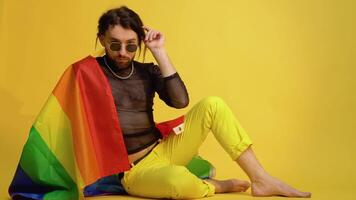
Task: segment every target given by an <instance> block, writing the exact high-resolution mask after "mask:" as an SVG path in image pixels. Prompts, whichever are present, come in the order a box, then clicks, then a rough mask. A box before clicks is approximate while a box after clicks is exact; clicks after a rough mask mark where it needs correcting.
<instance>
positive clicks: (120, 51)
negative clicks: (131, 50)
mask: <svg viewBox="0 0 356 200" xmlns="http://www.w3.org/2000/svg"><path fill="white" fill-rule="evenodd" d="M119 54H120V55H126V54H127V51H126V46H125V45H121V48H120V50H119Z"/></svg>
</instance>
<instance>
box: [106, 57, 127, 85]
mask: <svg viewBox="0 0 356 200" xmlns="http://www.w3.org/2000/svg"><path fill="white" fill-rule="evenodd" d="M104 63H105V65H106V67H108V68H109V70H110V72H111V73H112V74H113V75H114V76H115V77H117V78H119V79H123V80H125V79H128V78H130V77H131V76H132V74H133V72H134V64H133V61H132V62H131V72H130V74H129V75H127V76H119V75H117V74H116V73H115V72H114V71H113V70H112V69H111V67H109V65H108V63H107V62H106V59H105V57H104Z"/></svg>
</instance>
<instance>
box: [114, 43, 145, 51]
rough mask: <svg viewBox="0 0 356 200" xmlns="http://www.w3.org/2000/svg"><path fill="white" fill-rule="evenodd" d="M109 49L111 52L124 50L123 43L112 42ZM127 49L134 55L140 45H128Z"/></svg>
mask: <svg viewBox="0 0 356 200" xmlns="http://www.w3.org/2000/svg"><path fill="white" fill-rule="evenodd" d="M113 45H118V48H113V47H112V46H113ZM109 48H110V50H111V51H120V50H121V48H122V43H121V42H110V43H109ZM125 49H126V51H127V52H130V53H134V52H136V51H137V49H138V45H137V44H133V43H128V44H126V45H125Z"/></svg>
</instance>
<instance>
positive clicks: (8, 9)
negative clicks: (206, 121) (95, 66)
mask: <svg viewBox="0 0 356 200" xmlns="http://www.w3.org/2000/svg"><path fill="white" fill-rule="evenodd" d="M120 5H127V6H129V7H130V8H132V9H133V10H135V11H136V12H138V13H139V14H140V15H141V17H142V19H143V21H144V23H145V24H146V25H148V26H151V27H153V28H155V29H158V30H160V31H162V32H163V33H164V34H165V36H166V47H167V49H168V52H169V55H170V57H171V59H172V61H173V63H174V65H175V66H176V68H177V70H178V71H179V73H180V74H181V76H182V78H183V80H184V82H185V84H186V85H187V88H188V91H189V94H190V99H191V102H190V105H189V107H188V108H186V109H183V110H175V109H172V108H169V107H167V106H165V105H164V104H163V103H161V102H160V101H159V100H158V99H156V104H155V117H156V121H161V120H165V119H168V118H172V117H174V116H177V115H179V114H183V113H185V112H187V111H188V110H189V108H191V107H192V106H193V105H194V103H196V102H197V101H198V100H199V99H201V98H202V97H205V96H209V95H216V96H220V97H222V98H223V99H224V100H225V101H226V102H227V103H228V104H229V105H230V107H231V108H232V110H233V111H234V113H236V116H237V118H238V119H239V120H240V122H241V124H242V125H243V127H244V128H245V129H246V131H247V132H248V133H249V135H250V136H251V138H252V139H253V141H254V149H255V152H256V154H257V155H258V157H259V159H260V161H261V162H262V164H263V165H264V166H265V168H266V169H267V170H268V171H269V172H270V173H271V174H273V175H274V176H277V177H280V178H281V179H283V180H285V181H286V182H288V183H290V184H292V185H294V186H296V187H298V188H300V189H301V190H306V191H311V192H312V193H313V199H356V193H355V192H354V190H355V189H356V171H355V168H356V161H355V156H354V153H355V150H356V128H355V122H356V114H355V113H356V93H355V89H356V87H355V86H356V79H355V75H356V73H355V72H356V70H355V67H356V58H355V57H356V39H355V35H356V25H355V24H356V22H355V21H356V12H355V10H356V1H353V0H349V1H348V0H334V1H331V0H298V1H294V0H271V1H264V0H260V1H257V0H250V1H234V0H221V1H207V0H205V1H204V0H200V1H197V0H195V1H194V0H184V1H182V0H180V1H165V0H154V1H140V0H130V1H113V0H97V1H94V0H91V1H89V0H60V1H48V0H16V1H12V0H0V34H1V41H0V46H1V53H0V56H1V57H0V112H1V115H0V134H1V138H0V153H1V164H0V189H1V191H0V192H1V193H0V194H1V198H3V199H6V198H7V191H6V190H7V187H8V185H9V183H10V181H11V179H12V176H13V174H14V171H15V168H16V166H17V163H18V160H19V157H20V153H21V150H22V146H23V144H24V143H25V141H26V138H27V134H28V131H29V128H30V126H31V124H32V123H33V121H34V119H35V117H36V115H37V114H38V113H39V111H40V109H41V107H42V105H43V104H44V102H45V100H46V99H47V97H48V96H49V94H50V92H51V91H52V89H53V87H54V85H55V83H56V82H57V80H58V78H59V76H60V75H61V74H62V72H63V71H64V69H65V68H66V67H67V66H68V65H70V64H71V63H73V62H74V61H77V60H78V59H81V58H83V57H85V56H87V55H88V54H94V53H95V52H97V51H98V50H100V47H99V46H98V48H97V49H96V50H95V37H96V27H97V21H98V18H99V16H100V15H101V14H102V13H103V12H104V11H105V10H107V9H109V8H113V7H116V6H120ZM152 60H153V59H152V57H151V56H148V57H147V58H146V61H152ZM201 154H202V155H203V156H204V157H205V158H206V159H208V160H210V161H211V162H213V163H214V165H215V166H216V167H217V176H218V178H228V177H235V178H246V176H245V175H244V174H243V172H242V171H241V170H240V169H239V167H238V166H237V165H236V164H235V163H233V162H232V161H231V160H230V159H229V157H228V156H227V155H226V154H225V153H224V152H223V150H222V148H220V147H219V146H218V144H217V143H216V142H215V141H214V139H213V137H209V138H208V140H207V141H206V143H205V144H204V146H203V147H202V148H201ZM116 198H117V199H120V197H109V198H105V197H98V198H93V199H116ZM250 198H252V197H250V196H248V195H245V194H229V195H217V196H215V197H214V199H250Z"/></svg>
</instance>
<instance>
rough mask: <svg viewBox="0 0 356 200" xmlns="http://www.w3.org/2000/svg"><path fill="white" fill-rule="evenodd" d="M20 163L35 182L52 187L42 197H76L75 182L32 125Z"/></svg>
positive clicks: (63, 199) (62, 198)
mask: <svg viewBox="0 0 356 200" xmlns="http://www.w3.org/2000/svg"><path fill="white" fill-rule="evenodd" d="M20 165H21V167H22V169H23V170H24V171H25V172H26V173H27V175H28V176H29V177H31V179H32V180H33V181H34V182H35V183H37V184H39V185H43V186H49V187H53V192H50V193H47V194H46V195H45V197H44V199H58V200H59V199H61V200H65V199H78V189H77V186H76V184H75V182H74V181H73V180H72V178H71V177H70V176H69V174H68V173H67V172H66V170H65V169H64V168H63V166H62V165H61V163H60V162H59V161H58V160H57V158H56V156H55V155H54V154H53V153H52V152H51V151H50V149H49V148H48V146H47V145H46V143H45V142H44V141H43V139H42V138H41V136H40V134H39V133H38V132H37V130H36V129H35V128H34V127H32V128H31V131H30V135H29V138H28V140H27V142H26V144H25V146H24V149H23V152H22V155H21V159H20Z"/></svg>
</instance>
